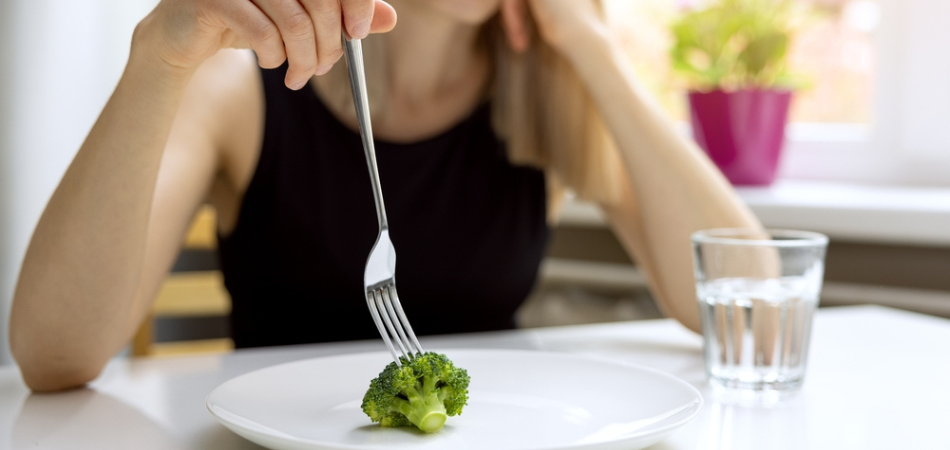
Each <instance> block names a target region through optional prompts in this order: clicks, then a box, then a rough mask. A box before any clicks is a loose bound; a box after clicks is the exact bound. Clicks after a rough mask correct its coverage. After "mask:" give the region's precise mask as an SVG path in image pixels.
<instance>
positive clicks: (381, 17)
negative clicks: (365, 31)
mask: <svg viewBox="0 0 950 450" xmlns="http://www.w3.org/2000/svg"><path fill="white" fill-rule="evenodd" d="M373 3H374V4H373V22H372V24H370V27H369V32H370V33H385V32H387V31H390V30H392V29H393V27H395V26H396V10H395V9H393V7H392V6H389V3H386V2H384V1H382V0H375V1H374V2H373Z"/></svg>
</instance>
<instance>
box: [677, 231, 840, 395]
mask: <svg viewBox="0 0 950 450" xmlns="http://www.w3.org/2000/svg"><path fill="white" fill-rule="evenodd" d="M692 240H693V262H694V267H695V271H696V294H697V300H698V302H699V307H700V313H701V316H702V321H703V337H704V338H705V340H704V342H705V344H704V350H705V362H706V373H707V375H708V377H709V380H710V383H712V384H713V385H714V386H719V387H724V388H729V389H742V390H752V391H794V390H797V389H798V388H799V387H800V386H801V384H802V381H803V380H804V375H805V367H806V361H807V359H808V341H809V336H810V334H811V322H812V316H813V313H814V311H815V308H817V307H818V294H819V292H820V291H821V281H822V277H823V274H824V259H825V249H826V247H827V245H828V238H827V237H826V236H824V235H822V234H818V233H811V232H806V231H791V230H765V231H759V230H746V229H717V230H705V231H699V232H697V233H694V234H693V236H692Z"/></svg>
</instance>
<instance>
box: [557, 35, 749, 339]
mask: <svg viewBox="0 0 950 450" xmlns="http://www.w3.org/2000/svg"><path fill="white" fill-rule="evenodd" d="M583 47H584V48H583V51H580V50H579V51H576V52H573V54H572V56H570V58H571V59H572V62H573V64H574V66H575V68H576V69H577V71H578V73H579V74H580V76H581V78H582V79H583V80H584V84H585V86H587V88H588V91H589V92H590V94H591V95H592V97H593V99H594V101H595V103H596V104H597V107H598V109H599V111H600V113H601V115H602V116H603V118H604V120H605V122H606V124H607V127H608V129H609V130H610V132H611V134H612V136H613V137H614V139H615V141H616V143H617V146H618V148H619V150H620V154H621V157H622V159H623V161H624V163H625V164H624V165H625V168H626V171H627V176H628V178H629V180H630V184H631V187H632V189H633V191H634V193H635V196H636V206H635V207H636V208H638V209H639V211H637V213H636V214H622V213H621V214H613V215H614V216H617V217H625V218H629V217H634V216H635V217H637V218H638V222H639V223H638V224H618V223H614V225H615V228H622V229H621V230H620V232H621V233H639V234H640V235H639V236H627V239H624V237H621V240H624V241H634V240H635V241H639V242H642V243H643V246H645V247H646V248H645V249H643V250H645V253H646V254H647V255H649V259H650V261H646V263H647V264H648V265H649V266H650V269H652V270H651V272H652V278H653V280H654V284H655V286H654V290H655V291H658V292H655V293H656V294H658V295H657V296H658V297H659V298H658V300H659V301H660V306H661V308H662V309H663V310H664V311H665V312H667V313H668V314H670V315H672V316H674V317H676V318H677V319H679V320H680V321H681V322H683V323H684V324H685V325H687V326H688V327H689V328H692V329H694V330H698V329H699V317H698V309H697V308H696V303H695V302H696V300H695V294H694V290H693V289H694V288H693V273H692V261H691V249H690V241H689V235H690V234H691V233H692V232H693V231H696V230H699V229H704V228H714V227H758V226H759V223H758V220H757V219H756V218H755V216H754V215H753V214H752V213H751V211H750V210H749V209H748V208H747V207H746V206H745V205H744V204H743V203H742V202H741V201H740V200H739V198H738V196H737V195H736V194H735V192H734V190H733V189H732V187H731V186H730V185H729V183H728V182H727V181H726V179H725V178H724V177H723V176H722V175H721V174H720V173H719V171H718V170H717V169H716V168H715V166H713V165H712V163H711V162H710V161H709V160H708V158H706V156H705V155H704V154H703V153H702V152H701V151H700V150H699V149H698V147H696V146H695V145H694V144H693V143H692V142H691V141H689V140H688V139H686V138H685V137H683V136H682V135H680V133H678V132H677V131H676V130H675V128H674V127H673V126H672V124H671V123H670V121H669V119H668V118H666V117H665V116H664V114H663V112H662V111H661V110H660V109H659V107H658V106H657V105H656V104H655V103H654V102H653V101H652V100H651V99H650V98H649V97H648V95H646V94H645V93H644V92H643V90H642V88H641V87H640V86H639V85H638V83H637V82H636V79H635V77H634V75H633V71H632V69H631V67H630V65H629V62H628V61H627V59H626V58H627V57H626V55H625V54H624V53H623V52H622V50H621V49H620V48H619V46H618V45H616V44H614V43H613V42H612V41H611V40H610V39H608V38H607V37H606V36H603V35H598V34H596V33H594V34H592V35H591V36H590V40H589V41H587V42H585V43H584V45H583ZM616 207H618V208H622V207H624V206H623V205H618V206H616ZM609 208H610V207H608V209H609Z"/></svg>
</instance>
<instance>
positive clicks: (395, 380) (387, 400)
mask: <svg viewBox="0 0 950 450" xmlns="http://www.w3.org/2000/svg"><path fill="white" fill-rule="evenodd" d="M400 361H401V362H402V366H397V365H396V363H395V362H391V363H389V365H388V366H386V368H385V369H383V371H382V372H381V373H380V374H379V376H378V377H376V378H374V379H373V381H371V382H370V384H369V390H367V391H366V395H365V396H364V397H363V405H362V408H363V412H365V413H366V415H368V416H369V418H370V419H372V420H373V422H379V424H380V425H382V426H384V427H406V426H416V427H418V428H419V429H420V430H422V431H424V432H426V433H434V432H436V431H439V429H441V428H442V425H444V424H445V419H446V416H456V415H459V414H461V413H462V407H463V406H465V403H466V402H468V381H469V377H468V372H467V371H465V369H461V368H458V367H455V365H454V364H452V361H450V360H449V358H447V357H446V356H445V355H442V354H439V353H433V352H426V353H423V354H419V355H416V356H414V357H413V358H412V359H411V360H407V359H406V358H405V357H402V358H400Z"/></svg>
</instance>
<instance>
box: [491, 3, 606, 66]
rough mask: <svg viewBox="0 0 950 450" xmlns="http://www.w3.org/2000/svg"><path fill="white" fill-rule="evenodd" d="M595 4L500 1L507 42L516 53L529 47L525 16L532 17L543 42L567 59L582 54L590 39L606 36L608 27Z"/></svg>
mask: <svg viewBox="0 0 950 450" xmlns="http://www.w3.org/2000/svg"><path fill="white" fill-rule="evenodd" d="M598 3H599V2H598V1H596V0H502V3H501V15H502V22H503V23H504V27H505V32H506V34H507V35H508V42H509V43H510V44H511V47H512V48H513V49H515V50H516V51H524V50H526V49H527V48H528V46H529V45H530V36H531V33H530V30H529V28H528V25H527V24H528V21H527V14H528V13H529V12H530V14H531V15H532V16H533V17H534V21H535V23H536V24H537V26H538V33H539V34H540V35H541V38H542V39H544V41H545V42H546V43H547V44H548V45H550V46H552V47H554V48H555V49H557V50H558V51H560V52H562V53H564V54H565V55H570V54H571V53H573V52H575V51H583V47H584V45H585V44H586V42H587V39H588V38H590V37H591V36H598V35H600V36H604V35H606V34H607V24H606V22H605V21H604V18H603V13H602V11H601V10H600V6H599V5H598Z"/></svg>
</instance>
